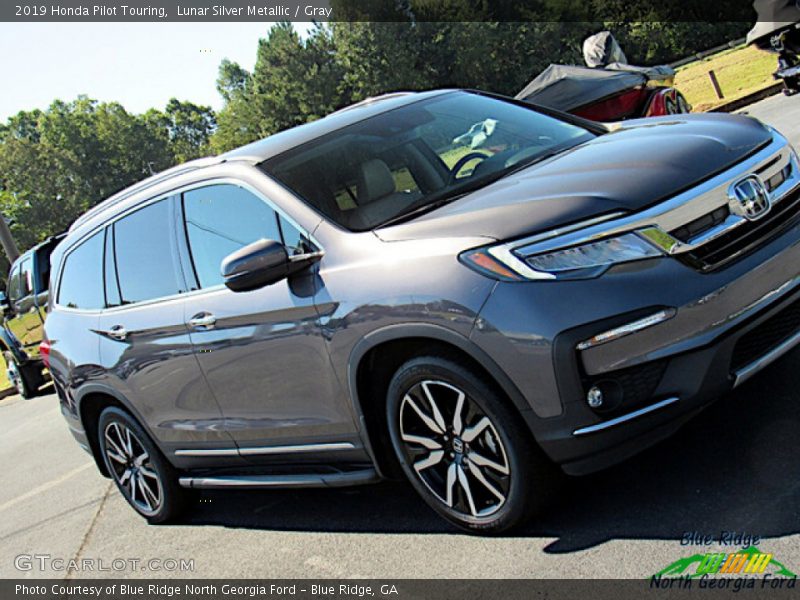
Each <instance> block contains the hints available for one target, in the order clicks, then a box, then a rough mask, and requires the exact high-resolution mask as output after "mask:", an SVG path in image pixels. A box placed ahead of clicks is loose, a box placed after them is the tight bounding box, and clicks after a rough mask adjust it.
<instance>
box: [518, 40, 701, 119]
mask: <svg viewBox="0 0 800 600" xmlns="http://www.w3.org/2000/svg"><path fill="white" fill-rule="evenodd" d="M583 54H584V60H585V62H586V64H587V65H589V66H586V67H579V66H573V65H550V66H549V67H547V68H546V69H545V70H544V71H542V73H540V74H539V75H538V76H537V77H536V78H535V79H533V80H532V81H531V82H530V83H529V84H528V85H526V86H525V87H524V88H523V89H522V91H520V92H519V93H518V94H517V95H516V99H517V100H522V101H524V102H529V103H531V104H536V105H539V106H545V107H548V108H554V109H557V110H561V111H564V112H570V113H573V114H576V115H578V116H581V117H585V118H587V119H593V120H597V121H617V120H621V119H627V118H632V117H643V116H657V115H661V114H674V113H680V112H689V110H690V107H689V105H688V103H687V102H686V100H685V99H684V98H683V96H682V95H681V94H680V92H678V91H677V90H675V89H674V88H672V87H671V85H672V82H673V79H674V77H675V71H674V70H673V69H672V68H670V67H667V66H656V67H638V66H634V65H629V64H628V63H627V59H626V57H625V54H624V53H623V52H622V49H621V48H620V47H619V44H618V43H617V41H616V40H615V39H614V36H613V35H611V33H610V32H608V31H603V32H601V33H598V34H595V35H593V36H591V37H589V38H588V39H587V40H586V41H585V42H584V45H583Z"/></svg>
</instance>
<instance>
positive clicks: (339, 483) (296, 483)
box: [178, 469, 380, 490]
mask: <svg viewBox="0 0 800 600" xmlns="http://www.w3.org/2000/svg"><path fill="white" fill-rule="evenodd" d="M378 481H380V476H379V475H378V472H377V471H376V470H375V469H362V470H359V471H347V472H340V473H319V474H315V473H304V474H300V475H218V476H213V475H209V476H204V477H181V478H180V479H179V480H178V483H180V484H181V486H182V487H185V488H193V489H205V490H216V489H229V488H238V489H264V488H324V487H344V486H350V485H363V484H367V483H377V482H378Z"/></svg>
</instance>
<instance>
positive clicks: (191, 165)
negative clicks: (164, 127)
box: [69, 156, 226, 231]
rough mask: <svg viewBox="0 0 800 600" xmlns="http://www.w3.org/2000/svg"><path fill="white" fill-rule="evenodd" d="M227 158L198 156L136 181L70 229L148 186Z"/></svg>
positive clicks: (74, 223) (80, 219)
mask: <svg viewBox="0 0 800 600" xmlns="http://www.w3.org/2000/svg"><path fill="white" fill-rule="evenodd" d="M225 161H226V159H225V158H222V157H219V156H207V157H205V158H198V159H195V160H191V161H189V162H187V163H183V164H180V165H177V166H174V167H170V168H169V169H165V170H164V171H161V172H160V173H156V174H155V175H151V176H150V177H148V178H147V179H142V180H141V181H139V182H137V183H134V184H133V185H131V186H128V187H126V188H125V189H123V190H121V191H119V192H117V193H116V194H114V195H112V196H109V197H108V198H107V199H105V200H103V201H102V202H100V203H98V204H95V205H94V206H93V207H92V208H90V209H89V210H87V211H86V212H85V213H83V214H82V215H81V216H80V217H78V218H77V219H75V221H73V223H72V225H70V228H69V231H74V230H75V229H77V228H78V227H80V226H81V225H83V224H84V223H87V222H88V221H90V220H91V219H92V218H93V217H95V216H97V215H98V214H100V213H101V212H103V211H105V210H107V209H109V208H111V207H112V206H115V205H116V204H118V203H120V202H122V201H123V200H125V199H126V198H129V197H131V196H132V195H133V194H135V193H137V192H140V191H142V190H146V189H147V188H150V187H153V186H154V185H157V184H159V183H161V182H162V181H165V180H166V179H169V178H170V177H175V176H176V175H181V174H183V173H188V172H190V171H194V170H196V169H201V168H203V167H209V166H211V165H216V164H219V163H223V162H225Z"/></svg>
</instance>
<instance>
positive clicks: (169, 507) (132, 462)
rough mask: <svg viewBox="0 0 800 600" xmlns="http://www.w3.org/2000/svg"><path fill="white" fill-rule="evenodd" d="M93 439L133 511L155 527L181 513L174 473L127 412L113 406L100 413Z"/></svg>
mask: <svg viewBox="0 0 800 600" xmlns="http://www.w3.org/2000/svg"><path fill="white" fill-rule="evenodd" d="M97 436H98V437H97V439H98V442H99V445H100V452H101V454H102V456H103V461H104V462H105V465H106V469H108V472H109V473H110V474H111V478H112V479H113V480H114V483H116V484H117V489H118V490H119V491H120V493H121V494H122V496H123V497H124V498H125V500H127V502H128V504H130V505H131V506H132V507H133V509H134V510H135V511H136V512H138V513H139V514H140V515H141V516H143V517H144V518H145V519H147V521H148V522H149V523H152V524H156V523H164V522H166V521H169V520H170V519H173V518H175V517H176V516H178V515H179V514H180V513H181V512H182V511H183V508H184V502H185V498H186V496H185V494H184V491H183V489H182V488H181V487H180V485H179V484H178V473H177V471H176V470H175V468H174V467H173V466H172V465H171V464H169V462H167V459H166V458H164V455H163V454H161V451H160V450H159V449H158V448H157V447H156V445H155V444H154V443H153V441H152V440H151V439H150V436H148V435H147V433H146V432H145V431H144V429H143V428H142V427H141V425H139V423H137V422H136V420H135V419H134V418H133V417H132V416H131V415H130V414H129V413H127V412H126V411H124V410H122V409H120V408H117V407H116V406H109V407H108V408H106V409H105V410H103V412H102V413H101V414H100V420H99V422H98V427H97Z"/></svg>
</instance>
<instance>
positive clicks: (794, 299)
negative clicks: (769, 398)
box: [472, 224, 800, 474]
mask: <svg viewBox="0 0 800 600" xmlns="http://www.w3.org/2000/svg"><path fill="white" fill-rule="evenodd" d="M795 303H796V304H795ZM664 307H668V308H673V309H675V311H676V312H675V316H674V317H672V318H671V319H669V320H667V321H664V322H662V323H659V324H658V325H654V326H652V327H650V328H647V329H644V330H642V331H639V332H636V333H633V334H630V335H627V336H625V337H622V338H619V339H617V340H614V341H611V342H607V343H605V344H601V345H598V346H595V347H592V348H589V349H587V350H583V351H579V350H577V349H576V346H577V345H578V343H579V342H581V341H583V340H586V339H588V338H590V337H591V336H593V335H596V334H598V333H601V332H603V331H606V330H608V329H610V328H613V327H617V326H619V325H622V324H624V323H629V322H631V321H634V320H636V319H640V318H642V317H643V316H646V315H648V314H652V313H653V312H655V311H656V310H658V309H660V308H664ZM794 312H796V313H797V318H796V319H794V318H792V317H793V315H794ZM787 315H788V316H787ZM798 331H800V224H795V225H793V226H791V227H789V228H788V229H786V230H785V231H784V232H783V233H782V234H781V235H780V236H779V237H777V238H775V239H773V240H772V241H770V242H768V243H767V244H765V245H764V246H762V247H761V248H759V249H758V250H757V251H755V252H753V253H751V254H750V255H748V256H746V257H745V258H743V259H741V260H739V261H737V262H735V263H733V264H731V265H729V266H727V267H726V268H724V269H722V270H719V271H716V272H711V273H700V272H699V271H696V270H694V269H692V268H690V267H688V266H686V265H685V264H683V263H681V262H679V261H678V260H675V259H657V260H653V261H646V262H641V263H634V264H630V265H627V266H620V267H617V268H615V269H613V270H611V271H609V272H608V273H607V274H605V275H604V276H602V277H600V278H598V279H594V280H588V281H562V282H532V283H521V284H520V283H500V284H498V285H497V287H496V289H495V290H494V292H493V293H492V295H491V297H490V299H489V300H488V301H487V303H486V305H485V307H484V309H483V310H482V311H481V314H480V318H479V320H478V322H477V324H476V327H475V329H474V331H473V335H472V339H473V341H474V342H475V343H476V344H477V345H478V346H480V347H481V348H482V349H483V350H484V351H485V352H486V353H487V354H488V355H489V356H490V357H492V359H493V360H495V361H496V362H497V364H498V365H500V366H501V368H503V369H504V371H505V372H506V374H507V375H508V376H509V378H510V379H511V380H512V381H513V382H514V383H515V384H516V386H517V387H518V389H519V390H520V391H521V393H522V394H523V396H525V398H526V399H527V401H528V403H529V404H530V406H531V408H532V411H531V412H530V413H524V416H525V418H526V420H527V422H528V424H529V426H530V428H531V430H532V431H533V433H534V435H535V437H536V439H537V441H538V442H539V444H540V445H541V447H542V448H543V449H544V451H545V452H546V453H547V454H548V455H549V456H550V457H551V458H552V459H553V460H554V461H555V462H557V463H559V464H561V465H562V467H563V469H564V470H565V471H567V472H568V473H572V474H583V473H588V472H591V471H595V470H598V469H600V468H603V467H606V466H609V465H611V464H614V463H616V462H619V461H620V460H623V459H625V458H627V457H628V456H631V455H633V454H635V453H637V452H639V451H640V450H642V449H644V448H646V447H648V446H650V445H652V444H654V443H656V442H658V441H660V440H661V439H663V438H665V437H667V436H669V435H670V434H672V433H673V432H674V431H675V430H676V429H678V428H679V427H680V426H681V425H682V424H683V423H684V422H685V421H686V420H688V419H689V418H691V417H692V416H694V415H695V414H696V413H697V412H699V411H700V410H702V409H703V408H704V407H705V406H706V405H708V404H709V403H710V402H712V401H713V400H714V399H716V398H718V397H719V396H720V395H722V394H725V393H726V392H728V391H729V390H730V389H732V387H734V385H737V384H741V383H743V382H744V381H745V380H746V379H748V378H750V377H752V376H753V375H755V373H757V372H758V371H759V370H760V369H762V368H764V367H766V366H767V365H768V364H770V363H771V362H773V361H774V360H777V358H779V357H780V356H781V355H782V354H784V353H785V352H788V351H789V350H790V349H791V348H792V347H793V346H794V345H795V344H797V343H798V342H800V336H795V335H794V334H795V333H797V332H798ZM609 379H610V380H614V381H617V380H619V381H623V383H624V385H623V386H622V389H624V390H625V394H624V396H625V400H624V401H622V402H621V403H620V405H619V406H617V407H615V408H613V409H612V410H605V411H602V410H594V409H591V408H590V407H589V406H588V405H587V403H586V392H587V389H588V388H589V387H590V386H591V385H593V384H595V383H597V382H598V381H604V380H609ZM629 390H632V392H631V393H629V392H628V391H629Z"/></svg>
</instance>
